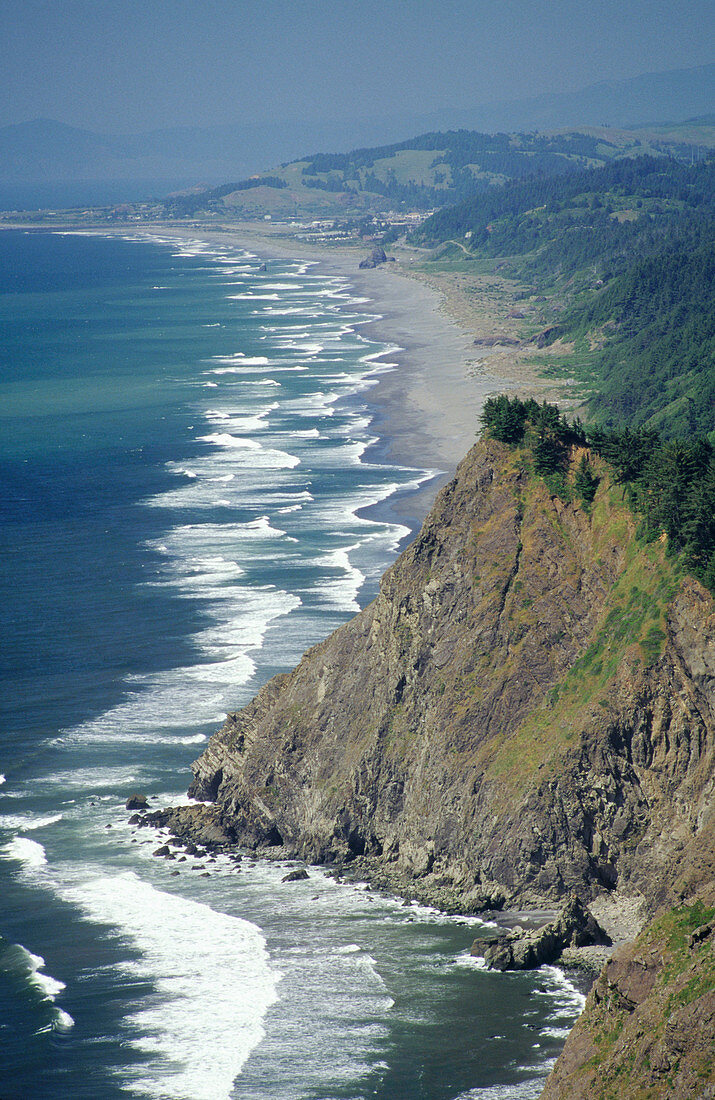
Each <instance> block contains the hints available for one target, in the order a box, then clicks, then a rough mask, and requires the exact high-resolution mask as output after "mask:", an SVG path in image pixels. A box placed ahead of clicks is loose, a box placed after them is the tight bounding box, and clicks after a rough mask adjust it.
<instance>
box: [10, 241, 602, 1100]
mask: <svg viewBox="0 0 715 1100" xmlns="http://www.w3.org/2000/svg"><path fill="white" fill-rule="evenodd" d="M377 315H379V302H373V301H366V300H365V299H364V298H360V297H359V296H358V295H357V294H356V292H355V290H354V289H353V288H352V287H351V285H350V283H349V281H348V280H347V279H346V278H344V277H342V276H337V275H335V274H331V273H329V272H326V271H325V270H324V269H323V268H322V266H321V265H320V264H314V263H311V262H307V261H305V260H301V259H295V260H290V259H280V260H276V259H268V260H265V259H264V258H263V257H260V256H256V255H254V254H252V253H250V252H248V251H246V250H245V249H242V248H239V247H238V246H229V245H226V246H223V245H217V244H212V243H205V242H202V241H200V240H188V239H178V238H172V237H171V236H170V235H168V234H167V235H166V236H161V235H159V234H157V235H155V236H154V237H151V238H148V237H146V236H144V235H141V236H136V237H132V236H131V235H130V234H127V235H126V236H125V237H117V236H109V235H107V236H102V235H90V234H80V233H50V232H38V231H31V232H26V231H22V230H12V231H5V232H2V233H0V320H1V324H2V332H3V336H2V347H1V354H2V376H1V380H0V385H1V386H2V401H1V402H0V423H1V425H2V432H1V436H0V462H1V463H2V498H1V499H2V503H1V505H0V507H1V510H2V523H1V524H0V540H1V548H2V561H3V569H2V574H1V578H0V584H1V585H2V589H1V592H0V615H1V616H2V623H1V626H2V651H1V658H0V660H1V662H2V665H1V668H0V676H1V677H2V684H1V687H2V691H1V697H2V725H1V726H0V772H1V773H2V777H1V779H2V781H1V784H0V891H1V892H0V898H2V903H1V905H0V1043H1V1049H2V1052H3V1075H2V1077H3V1080H2V1085H1V1086H0V1095H1V1096H2V1098H3V1100H40V1098H52V1100H55V1098H65V1097H67V1098H85V1097H86V1098H88V1100H90V1098H91V1100H110V1098H115V1097H132V1096H133V1097H145V1098H167V1100H224V1098H229V1097H233V1098H235V1100H249V1098H250V1100H269V1098H276V1100H311V1098H314V1100H332V1098H335V1100H338V1098H340V1100H350V1098H354V1100H358V1098H367V1097H380V1098H383V1100H457V1098H459V1100H506V1098H513V1100H526V1098H530V1097H535V1096H538V1094H539V1091H540V1089H541V1087H542V1084H543V1079H544V1077H545V1075H546V1073H547V1072H548V1069H549V1067H550V1065H551V1063H552V1062H553V1059H554V1058H555V1056H556V1055H557V1054H558V1052H559V1050H560V1048H561V1046H562V1044H563V1040H564V1038H565V1035H566V1033H567V1031H568V1029H569V1027H570V1026H571V1024H572V1022H573V1020H574V1019H575V1017H576V1016H577V1014H578V1012H579V1011H580V1009H581V1006H582V1004H583V998H582V996H581V994H580V993H579V992H578V990H577V989H576V988H575V986H574V985H573V984H572V983H571V982H570V981H569V980H568V979H567V977H566V976H565V975H564V974H563V973H562V972H561V971H560V970H558V969H556V968H542V970H540V971H538V972H535V973H526V974H512V975H502V974H495V973H491V972H490V971H488V970H486V969H484V968H483V966H480V964H479V962H478V960H474V959H472V958H470V956H469V947H470V944H471V942H472V939H473V938H474V937H475V936H478V935H479V934H480V932H483V931H484V929H485V927H486V926H485V924H484V923H483V922H482V921H480V920H478V919H476V918H474V919H469V920H466V919H456V918H449V917H445V916H443V915H441V914H439V913H437V912H435V911H433V910H430V909H427V908H424V907H420V906H418V905H415V904H413V905H405V904H403V903H402V902H401V901H399V900H396V899H393V898H391V897H389V896H387V895H383V894H381V893H380V892H378V891H373V890H369V889H367V888H365V887H364V886H362V885H360V884H346V883H341V882H336V881H334V880H333V879H332V878H330V877H328V876H327V875H326V874H324V873H323V872H322V871H321V869H319V868H310V869H309V878H308V880H306V881H303V882H296V883H290V884H287V883H282V882H281V879H282V878H283V876H284V875H285V874H286V870H287V865H286V864H275V863H266V862H263V861H260V860H256V859H253V858H250V857H244V859H243V860H242V861H241V862H240V863H237V862H235V861H233V860H230V859H228V858H226V857H217V858H211V859H209V858H203V859H198V860H191V859H188V860H186V861H184V862H182V861H181V860H177V861H172V862H169V861H165V860H162V859H156V858H154V856H153V854H152V853H153V852H154V851H155V850H156V848H157V847H158V845H159V844H161V843H163V839H162V837H161V835H157V833H156V832H153V833H152V835H148V834H149V832H150V830H147V829H141V830H137V829H135V828H134V827H133V826H131V825H130V824H129V822H128V818H129V813H128V812H127V811H126V809H125V802H126V799H127V798H128V797H129V796H130V795H131V794H132V793H133V792H134V791H139V792H143V793H146V794H147V795H149V796H150V799H151V805H152V807H157V808H158V807H159V806H162V805H170V804H176V803H177V801H179V800H181V799H182V798H184V797H185V794H184V792H185V791H186V788H187V786H188V784H189V782H190V779H191V775H190V770H189V766H190V763H191V761H192V760H193V759H194V758H195V757H196V756H197V755H198V754H199V753H200V752H201V751H202V749H203V747H204V745H205V744H206V742H207V740H208V738H209V736H210V734H211V733H212V732H213V731H214V730H215V729H216V728H217V727H218V726H219V725H220V724H221V722H222V721H223V718H224V716H225V713H226V712H227V711H228V710H235V709H237V708H238V707H240V706H241V705H243V704H244V703H246V702H247V701H248V700H249V699H250V698H251V697H252V696H253V694H255V692H256V690H257V689H258V688H259V687H260V685H261V684H262V683H264V682H265V681H266V680H267V679H269V678H270V677H271V676H272V675H274V674H275V673H276V672H280V671H286V670H288V669H290V668H291V667H293V665H294V664H295V663H296V662H297V661H298V659H299V658H300V656H301V654H302V653H303V651H304V650H305V649H306V648H307V647H308V646H310V645H312V644H313V643H315V642H317V641H319V640H321V639H322V638H324V637H325V636H326V635H327V634H328V633H329V632H330V631H331V630H333V629H334V628H335V627H337V626H338V625H339V624H340V623H342V622H344V621H345V620H346V619H347V618H348V617H349V616H350V615H352V614H354V612H355V611H356V610H357V609H359V608H360V607H362V606H364V605H365V603H366V602H368V601H369V600H370V599H371V598H372V597H373V595H374V594H375V592H376V590H377V584H378V581H379V577H380V575H381V573H382V572H383V570H384V569H385V568H386V566H387V565H388V564H389V563H390V562H391V561H392V560H394V557H395V555H396V553H397V551H398V549H399V548H400V546H401V545H403V544H404V541H405V539H407V538H408V537H409V535H410V531H409V530H408V528H407V527H405V526H404V525H403V524H401V523H400V522H397V521H396V520H395V519H393V518H391V516H392V514H391V513H390V512H389V510H386V505H389V504H390V503H391V502H394V501H396V500H397V499H398V498H399V496H400V495H401V494H402V495H405V494H409V493H410V492H413V491H414V490H415V489H416V488H417V487H418V486H420V485H423V484H424V483H425V482H426V481H427V480H428V479H429V478H431V477H432V476H433V475H434V474H435V471H431V470H422V469H413V468H407V467H404V466H396V465H394V464H390V463H388V462H387V461H385V460H384V459H381V458H380V455H381V454H383V453H384V450H381V449H380V446H379V444H380V442H381V441H380V440H379V439H378V438H377V437H376V434H375V430H374V427H373V422H372V416H371V408H370V397H371V390H372V388H373V387H374V386H375V385H376V384H377V383H378V382H379V379H380V376H381V374H384V372H387V371H390V370H393V369H395V367H396V365H397V364H399V362H400V355H401V349H399V348H397V347H395V346H392V345H388V344H384V343H377V342H375V341H374V340H370V339H368V338H366V336H365V335H363V333H362V332H361V329H362V328H363V327H364V326H365V324H366V322H368V321H370V320H372V319H374V318H375V317H376V316H377ZM380 502H382V505H383V506H382V508H381V509H375V508H371V506H374V505H376V504H379V503H380Z"/></svg>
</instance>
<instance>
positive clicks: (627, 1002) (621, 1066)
mask: <svg viewBox="0 0 715 1100" xmlns="http://www.w3.org/2000/svg"><path fill="white" fill-rule="evenodd" d="M709 892H710V893H712V890H711V889H710V891H709ZM713 917H715V909H713V908H712V907H709V906H706V905H705V904H703V901H702V900H701V899H693V900H691V901H689V902H688V904H685V905H679V906H676V907H674V908H670V909H666V910H665V911H663V912H662V913H661V914H660V915H659V916H658V917H657V918H656V919H655V920H654V921H653V922H652V923H651V924H650V925H648V926H647V927H646V928H645V929H644V930H643V932H642V933H641V934H640V936H639V937H638V938H637V940H636V941H635V942H634V943H633V944H632V945H631V946H629V947H628V948H626V949H624V950H621V952H619V954H618V955H616V957H615V958H614V959H612V960H611V961H610V962H609V963H608V964H607V965H606V967H605V969H604V970H603V972H602V974H601V976H600V977H599V979H598V981H597V982H596V984H595V986H594V988H593V990H592V991H591V993H590V994H589V997H588V1000H587V1002H586V1010H585V1012H584V1014H583V1015H582V1017H581V1019H580V1020H579V1021H578V1023H577V1024H576V1027H575V1028H574V1030H573V1032H572V1033H571V1035H570V1036H569V1039H568V1041H567V1044H566V1048H565V1050H564V1052H563V1054H562V1055H561V1057H560V1058H559V1060H558V1062H557V1063H556V1066H555V1068H554V1072H553V1074H552V1076H551V1077H550V1078H549V1081H548V1083H547V1086H546V1089H545V1091H544V1093H543V1100H621V1098H622V1097H623V1096H628V1097H630V1098H633V1100H661V1098H666V1097H673V1100H676V1098H678V1097H686V1096H688V1097H703V1098H704V1097H710V1096H712V1095H713V1079H714V1078H715V1048H714V1047H713V1041H712V1040H713V1027H714V1025H715V951H714V950H713V934H714V932H713V930H714V925H713Z"/></svg>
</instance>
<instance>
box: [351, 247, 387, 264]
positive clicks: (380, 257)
mask: <svg viewBox="0 0 715 1100" xmlns="http://www.w3.org/2000/svg"><path fill="white" fill-rule="evenodd" d="M394 262H395V257H394V256H388V255H387V253H386V252H385V249H384V248H381V247H380V246H379V245H378V246H377V247H375V248H373V250H372V251H371V253H370V255H369V256H366V257H365V259H364V260H361V261H360V263H359V264H358V267H368V268H370V267H379V266H380V264H387V263H394Z"/></svg>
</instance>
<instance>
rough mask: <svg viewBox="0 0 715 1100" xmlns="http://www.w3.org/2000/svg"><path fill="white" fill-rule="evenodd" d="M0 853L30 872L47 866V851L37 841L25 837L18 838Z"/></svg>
mask: <svg viewBox="0 0 715 1100" xmlns="http://www.w3.org/2000/svg"><path fill="white" fill-rule="evenodd" d="M0 851H2V852H3V854H4V855H5V856H6V857H7V858H8V859H14V860H17V861H18V862H19V863H21V864H22V865H23V867H25V868H27V869H28V870H30V871H37V870H39V869H40V867H45V866H46V865H47V856H46V855H45V849H44V848H43V847H42V845H41V844H38V843H37V841H36V840H28V838H27V837H24V836H16V837H14V839H13V840H11V841H10V842H9V843H8V844H6V845H5V846H4V847H3V848H2V849H0Z"/></svg>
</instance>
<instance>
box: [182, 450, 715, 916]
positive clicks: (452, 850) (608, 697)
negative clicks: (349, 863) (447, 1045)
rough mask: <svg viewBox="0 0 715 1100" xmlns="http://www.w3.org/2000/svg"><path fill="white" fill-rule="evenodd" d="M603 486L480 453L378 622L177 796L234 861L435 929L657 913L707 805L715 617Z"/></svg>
mask: <svg viewBox="0 0 715 1100" xmlns="http://www.w3.org/2000/svg"><path fill="white" fill-rule="evenodd" d="M606 480H607V479H606V478H604V480H603V483H602V485H601V488H600V489H599V493H598V496H597V498H596V502H595V505H594V508H593V513H592V515H590V516H589V515H588V514H586V512H584V510H583V509H582V508H581V507H580V506H579V505H577V504H575V503H564V502H563V501H562V500H560V499H559V498H558V497H556V496H552V495H551V494H550V493H549V491H548V490H547V487H546V486H545V484H544V483H543V481H541V480H540V479H538V478H534V477H533V476H531V475H529V474H528V473H527V471H526V469H525V458H524V456H523V455H522V454H520V453H519V452H514V451H511V450H509V449H508V448H507V447H505V446H504V445H502V444H499V443H496V442H493V441H487V442H484V443H480V444H478V445H477V446H476V447H474V448H473V449H472V451H471V452H470V453H469V455H468V456H467V458H466V459H465V460H464V461H463V462H462V464H461V465H460V467H459V469H458V471H457V475H456V477H455V479H454V480H453V481H452V482H451V483H450V484H449V485H448V486H447V487H446V488H445V489H443V490H442V492H441V493H440V495H439V496H438V498H437V500H436V502H435V505H434V507H433V509H432V512H431V513H430V515H429V517H428V518H427V520H426V521H425V524H424V526H423V528H422V531H421V532H420V535H419V537H418V538H417V539H416V541H415V542H414V543H413V544H412V545H411V546H410V547H409V548H408V549H407V550H406V551H405V553H404V554H403V555H402V556H401V557H400V558H399V560H398V561H397V562H396V564H395V565H394V566H393V567H392V568H391V569H389V570H388V572H387V573H386V574H385V577H384V578H383V582H382V585H381V589H380V593H379V595H378V597H377V599H376V600H375V601H374V602H373V603H372V604H371V605H370V606H369V607H367V608H366V609H365V610H364V611H362V612H361V613H360V614H359V615H357V616H356V617H355V618H354V619H352V620H351V621H350V622H349V623H347V624H346V625H345V626H343V627H341V628H340V629H339V630H337V631H336V632H335V633H334V634H332V635H331V636H330V637H329V638H328V639H327V640H326V641H325V642H323V643H321V644H320V645H318V646H315V647H314V648H313V649H311V650H309V651H308V653H306V655H305V656H304V657H303V659H302V661H301V663H300V664H299V665H298V667H297V668H296V669H295V670H294V671H293V672H292V673H290V674H287V675H282V676H278V677H275V678H274V679H273V680H271V681H270V682H269V683H268V684H266V686H265V687H264V688H262V690H261V691H260V692H259V693H258V695H257V696H256V698H255V699H254V700H253V701H252V702H251V703H250V704H249V705H248V706H246V707H245V708H244V709H243V710H242V711H240V712H239V713H237V714H232V715H229V717H228V720H227V721H226V723H225V725H224V726H223V728H222V729H221V730H220V731H219V732H218V733H217V734H216V735H215V736H214V737H213V738H212V739H211V741H210V743H209V745H208V747H207V749H206V751H205V752H204V754H203V755H202V756H201V758H200V759H199V760H198V761H197V762H196V764H195V765H194V773H195V780H194V783H193V785H192V788H191V793H192V794H193V795H194V796H195V797H198V798H202V799H208V800H210V801H212V802H214V803H215V810H214V811H213V812H212V814H211V815H210V816H212V818H213V819H214V820H216V821H218V822H219V823H220V825H221V827H222V828H223V829H224V830H226V831H227V832H228V834H229V835H230V836H231V837H233V838H235V839H236V840H237V841H239V842H241V843H243V844H248V845H250V846H252V847H258V848H260V847H264V846H276V845H279V846H282V848H283V849H284V851H286V852H290V853H291V854H295V855H299V856H301V857H303V858H304V859H306V860H309V861H341V860H356V861H358V862H359V864H360V867H361V870H362V871H363V872H364V873H365V874H367V875H372V876H373V877H375V878H376V879H378V880H381V881H385V880H388V881H390V882H391V883H392V885H394V886H397V887H398V888H401V889H403V890H408V891H409V892H411V893H413V894H414V895H415V896H420V897H423V898H425V899H429V900H432V901H435V902H437V903H438V904H443V905H446V906H448V907H456V908H463V909H478V908H479V907H480V906H485V905H490V904H492V903H501V902H502V901H506V902H518V903H520V904H526V903H537V902H538V903H543V902H553V901H555V900H557V899H558V898H560V897H562V896H564V895H565V894H566V893H567V892H568V891H574V890H575V891H576V892H577V893H578V894H580V895H581V896H582V897H583V898H585V899H588V898H590V897H593V896H595V895H597V894H599V893H602V892H604V891H612V890H613V889H614V888H618V889H619V890H622V891H624V892H629V893H632V894H639V893H640V894H643V895H645V896H646V897H647V898H648V900H649V903H650V904H651V906H654V905H655V904H656V903H657V902H658V901H660V900H662V898H664V897H665V896H666V893H667V885H668V883H669V881H671V879H672V867H673V864H674V862H675V861H678V860H683V859H690V860H696V861H697V858H698V857H697V852H698V845H699V843H700V837H701V834H702V830H703V829H704V828H705V826H706V825H707V820H708V814H709V797H710V795H711V794H712V789H713V783H714V779H713V749H714V746H715V615H714V613H713V601H712V600H711V598H710V597H709V595H708V594H707V593H706V592H705V591H704V590H703V589H702V588H701V587H700V586H699V585H698V584H697V582H695V581H693V580H692V579H690V578H680V577H678V576H677V575H676V573H675V572H674V569H673V567H672V565H670V564H669V563H668V562H667V560H666V558H665V554H664V548H663V547H662V546H660V545H657V544H656V545H655V546H651V547H649V548H643V547H638V545H637V544H636V542H635V540H634V539H633V531H632V521H631V519H630V516H629V515H628V513H627V510H626V509H625V508H624V507H623V506H622V505H620V504H619V503H618V500H617V499H616V495H615V494H614V493H613V491H612V490H609V489H608V488H607V487H606Z"/></svg>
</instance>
